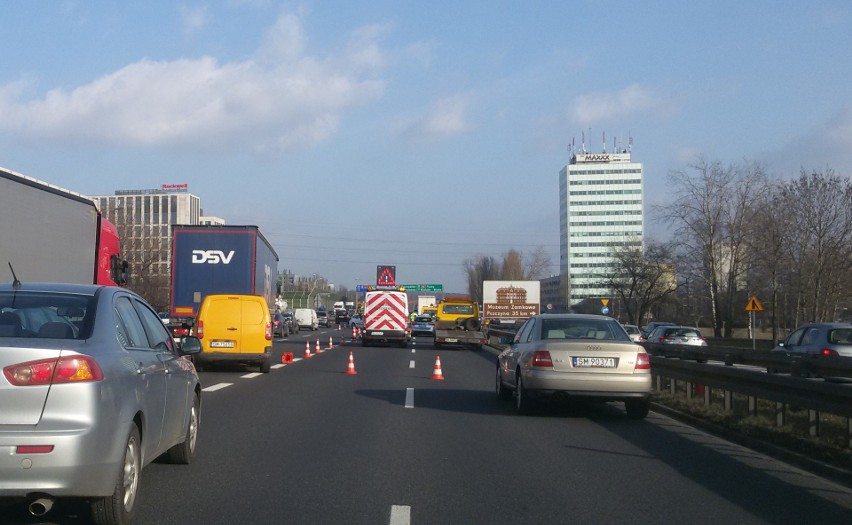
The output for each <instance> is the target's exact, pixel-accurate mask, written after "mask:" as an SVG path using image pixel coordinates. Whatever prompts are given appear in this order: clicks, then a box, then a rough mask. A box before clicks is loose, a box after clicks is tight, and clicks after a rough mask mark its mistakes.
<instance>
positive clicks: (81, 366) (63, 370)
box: [3, 355, 104, 386]
mask: <svg viewBox="0 0 852 525" xmlns="http://www.w3.org/2000/svg"><path fill="white" fill-rule="evenodd" d="M3 375H5V376H6V379H8V380H9V382H10V383H11V384H13V385H15V386H43V385H56V384H60V383H87V382H92V381H101V380H102V379H103V378H104V373H103V372H102V371H101V367H100V366H98V363H97V362H96V361H95V360H94V359H93V358H92V357H89V356H85V355H71V356H66V357H60V358H58V359H42V360H40V361H30V362H28V363H20V364H17V365H12V366H7V367H6V368H4V369H3Z"/></svg>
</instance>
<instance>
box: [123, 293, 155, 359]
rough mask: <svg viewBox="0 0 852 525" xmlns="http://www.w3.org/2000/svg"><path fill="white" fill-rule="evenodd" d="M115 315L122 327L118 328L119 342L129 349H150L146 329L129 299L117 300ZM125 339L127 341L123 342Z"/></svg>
mask: <svg viewBox="0 0 852 525" xmlns="http://www.w3.org/2000/svg"><path fill="white" fill-rule="evenodd" d="M115 313H116V318H117V321H118V322H119V324H120V325H121V326H118V327H116V328H117V330H118V333H117V334H116V336H117V337H118V340H119V341H121V343H122V344H123V345H124V346H125V347H129V348H150V346H149V345H148V337H147V336H146V335H145V328H143V326H142V321H141V320H140V319H139V315H137V314H136V310H135V309H134V308H133V305H132V304H131V303H130V298H129V297H119V298H117V299H116V300H115ZM122 339H125V340H122Z"/></svg>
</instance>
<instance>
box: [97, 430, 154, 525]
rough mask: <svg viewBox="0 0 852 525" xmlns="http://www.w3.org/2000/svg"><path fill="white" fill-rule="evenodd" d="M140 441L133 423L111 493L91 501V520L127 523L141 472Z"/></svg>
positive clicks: (104, 522)
mask: <svg viewBox="0 0 852 525" xmlns="http://www.w3.org/2000/svg"><path fill="white" fill-rule="evenodd" d="M141 445H142V442H141V439H140V438H139V429H138V428H137V427H136V425H133V426H132V427H131V429H130V435H129V436H128V437H127V445H125V447H124V462H123V463H122V466H121V472H119V473H118V477H117V479H116V481H115V489H114V490H113V493H112V495H110V496H107V497H104V498H98V499H96V500H94V501H92V503H91V510H92V522H93V523H96V524H98V525H106V524H110V525H114V524H116V523H129V522H130V518H131V516H132V515H133V511H134V509H135V503H136V495H137V494H138V491H139V477H140V474H141V473H142V446H141Z"/></svg>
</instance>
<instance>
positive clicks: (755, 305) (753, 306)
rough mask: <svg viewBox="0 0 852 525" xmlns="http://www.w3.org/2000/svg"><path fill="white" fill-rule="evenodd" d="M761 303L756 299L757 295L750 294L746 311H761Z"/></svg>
mask: <svg viewBox="0 0 852 525" xmlns="http://www.w3.org/2000/svg"><path fill="white" fill-rule="evenodd" d="M762 311H763V305H762V304H760V301H758V300H757V297H755V296H753V295H752V296H751V299H749V300H748V304H747V305H746V312H762Z"/></svg>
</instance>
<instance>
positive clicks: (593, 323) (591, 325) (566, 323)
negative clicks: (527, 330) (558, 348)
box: [541, 318, 630, 341]
mask: <svg viewBox="0 0 852 525" xmlns="http://www.w3.org/2000/svg"><path fill="white" fill-rule="evenodd" d="M541 338H542V339H603V340H610V341H630V338H629V337H627V334H626V333H624V330H622V329H621V327H619V326H617V325H616V324H615V322H614V321H606V320H603V319H592V318H589V319H580V318H578V319H544V320H543V321H542V323H541Z"/></svg>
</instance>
